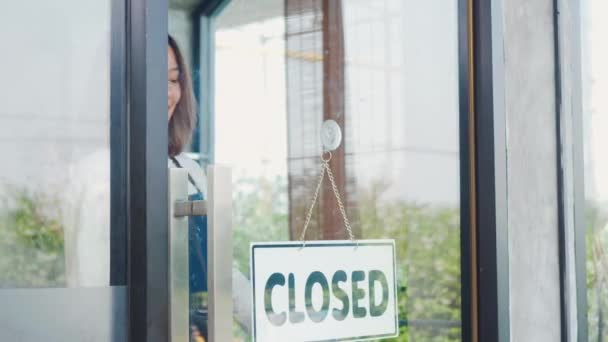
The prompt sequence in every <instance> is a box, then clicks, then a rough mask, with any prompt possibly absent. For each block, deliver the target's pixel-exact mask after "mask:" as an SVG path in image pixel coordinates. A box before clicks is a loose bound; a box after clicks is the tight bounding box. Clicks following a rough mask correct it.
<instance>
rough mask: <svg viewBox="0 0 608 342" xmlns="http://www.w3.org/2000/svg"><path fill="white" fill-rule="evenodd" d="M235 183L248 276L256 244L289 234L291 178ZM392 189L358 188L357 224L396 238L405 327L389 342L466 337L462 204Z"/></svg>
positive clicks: (238, 234)
mask: <svg viewBox="0 0 608 342" xmlns="http://www.w3.org/2000/svg"><path fill="white" fill-rule="evenodd" d="M234 189H235V191H236V193H235V194H234V226H235V229H234V258H235V263H236V265H235V267H236V268H238V269H239V270H241V271H242V272H243V273H244V274H248V272H249V255H248V251H249V244H250V243H251V242H254V241H285V240H288V239H289V233H288V232H289V216H288V213H287V180H286V179H284V178H281V177H277V178H275V179H265V178H263V177H260V178H256V179H247V178H242V179H239V180H236V182H235V186H234ZM386 189H387V188H386V187H385V186H382V185H381V184H376V185H372V186H371V187H370V188H369V189H359V190H358V192H357V212H356V213H355V214H356V215H357V219H355V220H353V224H354V225H356V227H354V228H355V231H357V232H359V234H360V235H359V236H360V237H361V238H365V239H384V238H388V239H394V240H395V245H396V249H397V268H398V269H397V272H398V286H399V294H398V305H399V320H400V322H401V323H402V327H401V331H400V336H399V337H398V338H395V339H390V341H438V342H448V341H450V342H451V341H460V334H461V329H460V320H461V314H460V310H461V309H460V308H461V293H460V291H461V285H460V229H459V228H460V215H459V209H458V208H448V207H434V206H428V205H418V204H415V203H405V202H399V201H386V200H384V199H383V198H382V196H383V192H384V191H385V190H386ZM351 214H353V213H351ZM235 336H236V337H237V340H246V339H247V338H246V337H245V334H244V333H243V332H242V331H239V330H238V329H236V332H235ZM387 341H389V340H387Z"/></svg>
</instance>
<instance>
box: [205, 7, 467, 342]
mask: <svg viewBox="0 0 608 342" xmlns="http://www.w3.org/2000/svg"><path fill="white" fill-rule="evenodd" d="M458 9H459V3H458V1H402V0H378V1H367V0H366V1H357V0H350V1H321V0H264V1H255V2H251V1H236V0H235V1H226V2H223V3H222V6H220V7H219V8H218V9H217V11H215V12H214V13H212V14H211V18H212V20H211V24H210V25H209V26H206V27H208V28H210V29H207V30H202V31H201V32H202V36H201V38H202V40H201V41H203V42H204V41H205V40H207V41H208V42H210V45H209V46H210V48H209V51H210V52H209V55H208V56H207V57H206V58H207V59H206V60H207V61H209V65H210V66H211V67H210V68H211V70H210V72H209V74H208V75H201V76H202V78H203V79H207V81H203V83H204V82H208V83H209V85H210V86H209V87H204V89H202V90H201V93H200V94H201V99H200V100H201V103H202V104H201V105H202V107H203V109H205V108H209V109H208V110H207V111H206V112H205V110H203V112H202V114H203V116H202V117H201V119H202V124H203V126H201V141H200V149H201V152H202V153H203V154H206V155H210V156H212V160H211V161H212V162H213V163H221V164H227V165H230V166H231V167H232V175H233V176H232V177H233V184H232V186H233V189H232V196H233V230H234V232H233V245H232V247H233V251H234V252H233V253H234V254H233V256H234V264H233V265H234V266H233V271H232V272H233V274H235V277H236V278H235V279H237V278H238V279H237V280H235V279H233V296H234V304H233V305H234V312H235V324H234V337H235V339H236V340H239V341H249V340H251V339H252V335H255V328H254V327H252V317H251V313H252V308H251V306H250V305H249V303H251V299H250V298H248V296H250V295H251V290H250V286H251V285H250V282H251V276H252V274H251V265H250V264H251V249H250V244H251V243H257V242H281V241H283V242H289V241H299V239H300V238H301V236H302V232H303V230H304V227H305V226H306V225H307V218H308V219H309V222H308V225H307V226H308V229H307V231H306V233H305V234H304V239H305V240H307V241H312V240H315V241H316V240H322V241H327V240H348V239H349V234H348V231H347V230H346V229H345V228H344V218H343V217H342V213H341V210H340V206H339V203H338V201H337V200H336V196H335V191H334V188H333V187H332V185H331V183H330V182H329V181H328V179H327V178H325V181H324V182H323V184H322V185H321V187H320V189H319V190H318V196H317V204H316V206H314V208H313V209H312V211H311V214H310V216H308V214H309V210H310V207H311V203H312V200H313V198H315V196H316V195H315V190H316V186H317V184H318V180H319V175H320V172H321V166H322V160H321V156H322V155H323V156H324V157H323V158H328V157H327V154H322V144H321V140H322V134H323V133H322V132H323V131H322V125H323V123H324V122H326V121H327V120H333V121H334V122H335V123H337V126H338V127H339V130H340V132H341V135H342V137H343V138H342V140H341V143H340V145H339V147H338V148H337V149H336V150H334V151H333V152H332V157H331V160H330V161H329V163H328V164H329V166H330V167H331V170H332V171H333V176H334V180H335V188H336V189H335V190H337V192H338V193H339V195H340V196H341V199H342V201H343V204H344V209H345V214H346V216H347V218H348V220H349V222H350V227H351V228H352V231H353V233H354V238H355V239H357V240H370V239H389V240H394V246H395V252H396V256H395V261H396V267H395V269H396V284H397V286H396V297H397V298H398V302H397V311H398V317H397V324H398V337H393V338H390V339H387V340H391V341H392V340H394V341H460V340H462V339H463V326H464V324H468V323H463V322H468V318H463V305H467V304H463V302H462V298H463V297H462V293H463V289H462V283H463V282H462V279H463V277H464V276H463V271H462V267H461V258H462V255H463V253H462V252H461V239H462V237H463V236H465V238H468V237H467V235H463V229H466V227H464V228H463V226H462V224H461V222H462V216H463V215H466V213H463V211H462V209H461V208H462V207H461V198H462V192H463V191H467V189H462V187H461V184H463V181H462V179H464V178H466V177H468V175H461V171H460V165H461V156H462V153H461V152H462V151H461V144H460V142H461V133H460V132H461V130H460V118H461V115H466V113H465V114H462V113H461V112H460V98H459V80H460V77H464V76H461V74H460V71H459V53H458V51H459V40H458V37H459V34H458V28H459V22H458V20H459V19H458ZM205 34H206V35H205ZM203 83H202V84H203ZM204 132H208V133H207V134H206V135H205V133H204ZM330 256H331V255H330ZM279 259H280V258H279ZM276 262H279V260H277V261H276ZM297 267H298V266H297V265H293V268H294V269H296V268H297ZM296 286H297V285H296ZM321 287H322V286H321ZM271 291H272V290H271ZM302 291H303V290H302ZM311 291H312V292H311V293H312V294H311V297H312V302H313V304H312V307H313V308H314V310H317V309H318V308H320V307H321V306H323V304H322V303H323V300H324V299H323V293H324V292H323V291H321V290H320V287H319V286H316V287H313V289H312V290H311ZM467 291H468V290H467ZM275 292H276V291H275ZM273 293H274V292H273ZM272 296H274V294H271V295H270V297H269V298H271V300H275V299H274V297H272ZM332 303H333V302H332ZM298 305H300V306H298ZM294 310H295V311H302V312H305V311H306V308H305V307H304V302H300V303H298V302H297V301H296V303H295V307H294ZM347 311H348V310H347ZM347 315H354V312H353V311H352V310H351V311H348V314H347ZM362 322H363V320H362ZM333 329H339V328H333ZM327 333H328V336H333V335H332V331H327Z"/></svg>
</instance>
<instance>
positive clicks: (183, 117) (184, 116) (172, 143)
mask: <svg viewBox="0 0 608 342" xmlns="http://www.w3.org/2000/svg"><path fill="white" fill-rule="evenodd" d="M169 47H170V48H171V49H172V50H173V53H174V54H175V60H176V61H177V67H178V68H179V78H178V82H179V86H180V89H181V97H180V99H179V102H178V103H177V105H176V106H175V112H174V113H173V115H172V116H171V119H170V120H169V156H170V157H174V156H176V155H178V154H180V153H181V152H182V150H183V149H184V146H186V144H188V143H189V142H190V138H191V137H192V131H193V130H194V126H195V125H196V102H195V100H194V93H193V91H192V80H191V79H190V71H189V70H188V66H187V65H186V63H185V61H184V56H183V55H182V52H181V51H180V49H179V46H177V42H176V41H175V39H173V37H171V36H169Z"/></svg>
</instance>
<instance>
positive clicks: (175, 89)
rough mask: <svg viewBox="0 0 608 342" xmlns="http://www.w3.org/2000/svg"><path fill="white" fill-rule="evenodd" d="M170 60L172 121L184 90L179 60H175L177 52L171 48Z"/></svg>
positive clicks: (169, 101) (169, 94)
mask: <svg viewBox="0 0 608 342" xmlns="http://www.w3.org/2000/svg"><path fill="white" fill-rule="evenodd" d="M168 57H169V58H168V60H169V65H168V66H169V69H168V70H167V71H168V74H169V84H168V90H169V92H168V94H167V95H168V96H167V98H168V103H167V105H168V107H169V120H171V116H173V112H175V107H176V106H177V104H178V103H179V99H180V98H181V96H182V89H181V87H180V85H179V72H180V70H179V65H178V64H177V59H176V58H175V52H174V51H173V49H172V48H171V47H169V49H168Z"/></svg>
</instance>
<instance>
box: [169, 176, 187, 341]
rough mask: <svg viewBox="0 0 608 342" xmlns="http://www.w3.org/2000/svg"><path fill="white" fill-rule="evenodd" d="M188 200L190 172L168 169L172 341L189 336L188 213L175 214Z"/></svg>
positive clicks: (170, 324)
mask: <svg viewBox="0 0 608 342" xmlns="http://www.w3.org/2000/svg"><path fill="white" fill-rule="evenodd" d="M187 200H188V172H187V171H186V170H184V169H177V168H170V169H169V329H170V330H169V336H170V341H171V342H178V341H180V342H181V341H188V340H189V339H190V294H189V290H190V274H189V268H190V267H189V259H188V217H187V216H184V215H176V214H177V212H176V210H179V206H178V205H174V204H177V203H185V202H187Z"/></svg>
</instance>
